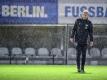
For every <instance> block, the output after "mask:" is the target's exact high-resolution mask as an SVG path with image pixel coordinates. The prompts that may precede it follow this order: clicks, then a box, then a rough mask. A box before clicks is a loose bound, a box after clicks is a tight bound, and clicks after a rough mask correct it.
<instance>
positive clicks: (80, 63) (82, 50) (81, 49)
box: [76, 44, 87, 70]
mask: <svg viewBox="0 0 107 80" xmlns="http://www.w3.org/2000/svg"><path fill="white" fill-rule="evenodd" d="M76 49H77V57H76V61H77V69H82V70H84V65H85V60H86V49H87V44H78V45H77V47H76ZM81 56H82V58H81Z"/></svg>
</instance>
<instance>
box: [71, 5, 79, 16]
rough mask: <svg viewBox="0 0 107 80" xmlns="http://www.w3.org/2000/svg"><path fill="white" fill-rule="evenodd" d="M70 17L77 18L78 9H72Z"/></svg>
mask: <svg viewBox="0 0 107 80" xmlns="http://www.w3.org/2000/svg"><path fill="white" fill-rule="evenodd" d="M72 16H73V17H78V16H79V7H72Z"/></svg>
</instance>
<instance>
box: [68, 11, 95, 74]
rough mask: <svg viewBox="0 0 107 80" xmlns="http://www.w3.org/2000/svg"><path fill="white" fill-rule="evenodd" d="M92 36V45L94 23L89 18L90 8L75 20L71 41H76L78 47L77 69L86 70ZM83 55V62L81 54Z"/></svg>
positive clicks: (79, 70)
mask: <svg viewBox="0 0 107 80" xmlns="http://www.w3.org/2000/svg"><path fill="white" fill-rule="evenodd" d="M88 36H89V37H90V46H91V47H92V46H93V25H92V23H91V21H89V20H88V10H84V11H83V13H82V17H81V18H79V19H77V20H76V21H75V24H74V27H73V31H72V35H71V38H70V41H71V42H72V43H76V44H77V46H76V49H77V59H76V61H77V70H78V72H84V65H85V60H86V49H87V39H88ZM81 55H82V62H81V60H80V56H81Z"/></svg>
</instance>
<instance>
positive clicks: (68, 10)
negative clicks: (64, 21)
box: [65, 6, 71, 17]
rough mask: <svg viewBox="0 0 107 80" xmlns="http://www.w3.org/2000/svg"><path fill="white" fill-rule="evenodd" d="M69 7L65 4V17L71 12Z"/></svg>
mask: <svg viewBox="0 0 107 80" xmlns="http://www.w3.org/2000/svg"><path fill="white" fill-rule="evenodd" d="M70 9H71V7H70V6H66V7H65V17H68V16H69V13H71V10H70Z"/></svg>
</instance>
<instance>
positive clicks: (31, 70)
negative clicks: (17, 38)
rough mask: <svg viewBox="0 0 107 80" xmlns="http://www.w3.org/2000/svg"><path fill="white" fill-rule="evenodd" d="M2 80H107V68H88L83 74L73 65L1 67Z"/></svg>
mask: <svg viewBox="0 0 107 80" xmlns="http://www.w3.org/2000/svg"><path fill="white" fill-rule="evenodd" d="M0 80H107V66H86V73H84V74H82V73H77V71H76V66H72V65H0Z"/></svg>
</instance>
